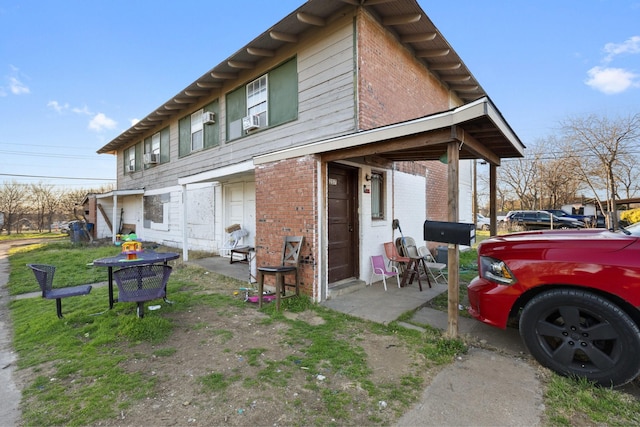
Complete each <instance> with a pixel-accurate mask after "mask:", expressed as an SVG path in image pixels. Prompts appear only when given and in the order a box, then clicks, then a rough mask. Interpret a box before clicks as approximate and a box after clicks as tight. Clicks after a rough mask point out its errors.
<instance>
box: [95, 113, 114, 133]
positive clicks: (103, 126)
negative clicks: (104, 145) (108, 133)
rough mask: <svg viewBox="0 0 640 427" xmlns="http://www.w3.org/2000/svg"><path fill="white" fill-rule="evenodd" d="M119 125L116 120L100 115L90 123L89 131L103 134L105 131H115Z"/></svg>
mask: <svg viewBox="0 0 640 427" xmlns="http://www.w3.org/2000/svg"><path fill="white" fill-rule="evenodd" d="M116 125H117V123H116V121H115V120H113V119H110V118H109V117H107V116H106V115H104V114H103V113H98V114H96V115H95V116H93V118H92V119H91V121H90V122H89V129H91V130H93V131H96V132H101V131H103V130H109V129H115V127H116Z"/></svg>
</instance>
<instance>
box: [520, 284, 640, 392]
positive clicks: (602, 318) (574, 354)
mask: <svg viewBox="0 0 640 427" xmlns="http://www.w3.org/2000/svg"><path fill="white" fill-rule="evenodd" d="M520 336H521V337H522V339H523V341H524V344H525V345H526V347H527V348H528V349H529V352H530V353H531V354H532V355H533V357H535V358H536V360H537V361H538V362H539V363H540V364H541V365H543V366H546V367H547V368H549V369H551V370H553V371H555V372H557V373H559V374H561V375H564V376H569V377H572V376H578V377H584V378H587V379H588V380H589V381H593V382H595V383H597V384H600V385H602V386H606V387H610V386H620V385H623V384H626V383H628V382H630V381H632V380H633V379H635V378H636V377H638V375H640V359H638V356H637V355H638V354H639V353H640V329H639V328H638V325H636V323H635V322H634V321H633V320H632V319H631V317H630V316H629V315H628V314H627V313H626V312H624V311H623V310H622V309H621V308H620V307H618V306H617V305H615V304H613V303H612V302H611V301H609V300H607V299H605V298H603V297H601V296H599V295H596V294H593V293H591V292H587V291H584V290H581V289H554V290H551V291H547V292H544V293H542V294H540V295H538V296H536V297H534V298H533V299H532V300H531V301H529V302H528V303H527V305H526V306H525V307H524V309H523V310H522V315H521V317H520Z"/></svg>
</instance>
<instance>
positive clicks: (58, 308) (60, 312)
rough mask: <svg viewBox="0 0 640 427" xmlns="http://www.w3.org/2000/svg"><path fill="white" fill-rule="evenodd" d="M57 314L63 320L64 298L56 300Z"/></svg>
mask: <svg viewBox="0 0 640 427" xmlns="http://www.w3.org/2000/svg"><path fill="white" fill-rule="evenodd" d="M56 312H57V313H58V319H62V318H63V317H62V298H56Z"/></svg>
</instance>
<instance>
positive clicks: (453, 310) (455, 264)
mask: <svg viewBox="0 0 640 427" xmlns="http://www.w3.org/2000/svg"><path fill="white" fill-rule="evenodd" d="M458 144H459V142H457V141H453V142H450V143H449V144H448V145H447V160H448V162H447V165H448V171H447V184H448V193H449V200H448V203H447V205H448V218H447V220H448V221H449V222H458V204H459V187H458V185H459V183H458V181H459V177H458V173H459V161H460V153H459V152H458ZM458 249H459V247H458V245H457V244H453V243H449V245H448V254H447V255H448V267H449V280H448V282H449V287H448V294H449V300H448V302H449V305H448V326H447V335H448V336H449V337H451V338H456V337H457V336H458V307H459V304H460V292H459V275H460V270H459V264H460V256H459V253H458V252H459V251H458Z"/></svg>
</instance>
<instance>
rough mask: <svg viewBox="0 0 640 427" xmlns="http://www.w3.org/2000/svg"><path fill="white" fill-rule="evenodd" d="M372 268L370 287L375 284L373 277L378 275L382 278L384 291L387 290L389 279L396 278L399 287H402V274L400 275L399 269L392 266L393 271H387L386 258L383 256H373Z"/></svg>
mask: <svg viewBox="0 0 640 427" xmlns="http://www.w3.org/2000/svg"><path fill="white" fill-rule="evenodd" d="M371 267H372V268H373V271H372V272H371V277H370V278H369V285H371V284H373V276H374V275H378V276H382V283H383V284H384V290H385V291H386V290H387V277H394V276H395V278H396V280H397V281H398V287H400V274H399V273H398V268H397V267H396V266H395V265H392V266H391V271H387V268H386V266H385V265H384V257H383V256H382V255H372V256H371Z"/></svg>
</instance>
